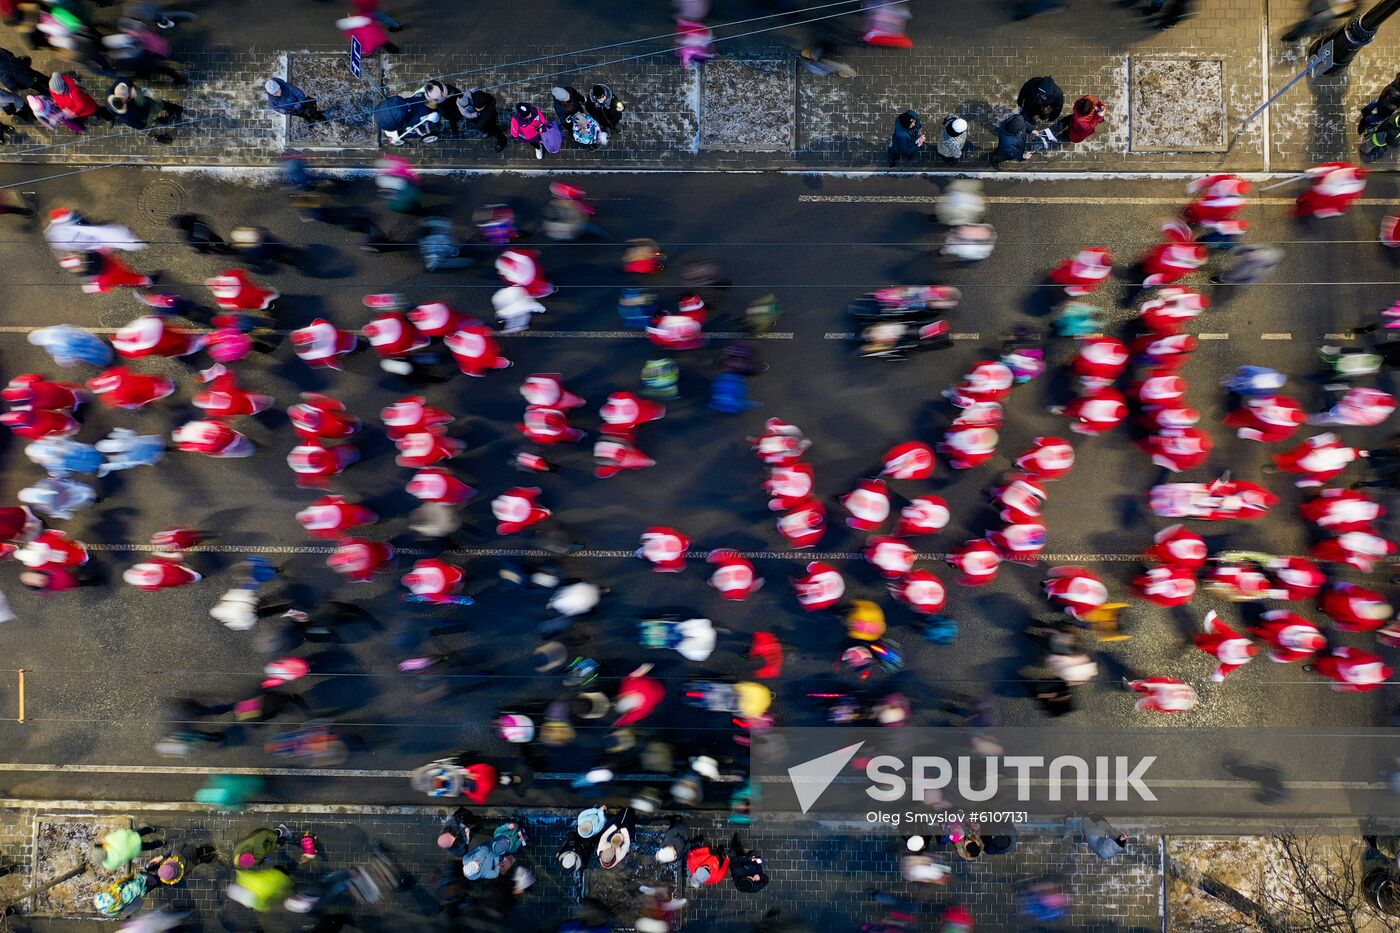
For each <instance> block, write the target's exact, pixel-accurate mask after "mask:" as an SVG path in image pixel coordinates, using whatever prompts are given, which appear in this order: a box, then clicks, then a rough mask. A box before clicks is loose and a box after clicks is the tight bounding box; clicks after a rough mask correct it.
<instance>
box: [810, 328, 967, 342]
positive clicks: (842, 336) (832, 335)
mask: <svg viewBox="0 0 1400 933" xmlns="http://www.w3.org/2000/svg"><path fill="white" fill-rule="evenodd" d="M859 336H860V335H859V334H857V333H854V332H852V331H849V330H831V331H827V332H826V333H824V334H822V339H823V340H855V339H856V338H857V337H859ZM948 339H949V340H981V339H982V335H981V334H971V333H961V334H949V335H948Z"/></svg>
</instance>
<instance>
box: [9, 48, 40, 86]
mask: <svg viewBox="0 0 1400 933" xmlns="http://www.w3.org/2000/svg"><path fill="white" fill-rule="evenodd" d="M48 82H49V79H48V78H46V77H45V76H44V75H42V74H40V73H39V72H37V71H35V70H34V69H33V68H31V67H29V59H27V58H20V57H19V56H18V55H16V54H15V53H14V52H11V51H10V50H9V49H0V85H3V86H4V87H5V88H6V90H10V91H14V92H16V93H18V92H19V91H24V90H36V91H40V92H44V91H45V90H46V89H47V88H48Z"/></svg>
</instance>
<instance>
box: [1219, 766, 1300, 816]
mask: <svg viewBox="0 0 1400 933" xmlns="http://www.w3.org/2000/svg"><path fill="white" fill-rule="evenodd" d="M1224 768H1225V773H1226V774H1228V775H1230V776H1231V777H1235V778H1239V779H1240V780H1242V781H1251V782H1253V783H1254V784H1256V785H1257V789H1256V790H1255V792H1254V799H1255V800H1256V801H1257V802H1259V803H1262V804H1269V805H1272V804H1276V803H1283V802H1284V801H1285V800H1287V799H1288V788H1286V787H1284V786H1283V770H1282V769H1281V768H1278V767H1275V766H1274V765H1269V764H1258V765H1247V764H1245V763H1243V762H1241V761H1237V760H1235V759H1233V758H1227V759H1226V760H1225V764H1224Z"/></svg>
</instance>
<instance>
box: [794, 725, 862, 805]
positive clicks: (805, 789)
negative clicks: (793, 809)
mask: <svg viewBox="0 0 1400 933" xmlns="http://www.w3.org/2000/svg"><path fill="white" fill-rule="evenodd" d="M864 744H865V743H864V742H857V743H856V744H854V745H847V746H846V747H845V748H838V749H837V750H836V751H834V752H831V753H829V754H826V755H822V756H821V757H820V758H813V759H812V760H811V761H804V762H802V764H800V765H793V766H792V767H791V768H788V779H789V780H791V781H792V790H793V793H795V794H796V795H797V804H798V806H800V807H801V808H802V812H803V813H806V812H807V811H808V810H810V809H812V805H813V804H815V803H816V802H817V800H818V799H819V798H820V797H821V795H822V794H824V793H826V789H827V788H828V787H830V786H831V782H832V781H834V780H836V775H838V774H840V773H841V771H842V769H843V768H845V767H846V765H847V764H848V763H849V762H850V760H851V759H852V758H854V757H855V756H856V752H858V751H860V747H861V746H862V745H864Z"/></svg>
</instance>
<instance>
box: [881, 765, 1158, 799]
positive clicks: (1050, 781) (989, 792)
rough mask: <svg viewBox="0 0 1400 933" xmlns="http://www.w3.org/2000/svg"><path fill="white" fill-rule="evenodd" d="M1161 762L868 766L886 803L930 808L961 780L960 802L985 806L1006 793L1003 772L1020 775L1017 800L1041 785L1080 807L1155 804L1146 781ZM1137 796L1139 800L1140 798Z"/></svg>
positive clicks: (1015, 780)
mask: <svg viewBox="0 0 1400 933" xmlns="http://www.w3.org/2000/svg"><path fill="white" fill-rule="evenodd" d="M1156 760H1157V756H1155V755H1147V756H1145V757H1143V758H1138V759H1136V760H1134V759H1130V758H1129V757H1128V756H1126V755H1118V756H1115V757H1113V758H1110V757H1109V756H1107V755H1100V756H1098V757H1097V758H1095V759H1094V760H1093V762H1092V765H1091V763H1090V762H1089V761H1087V760H1085V759H1083V758H1080V757H1079V756H1077V755H1060V756H1058V757H1056V758H1052V759H1050V761H1049V762H1048V763H1047V762H1046V760H1045V758H1044V757H1043V756H1041V755H1004V756H997V755H991V756H989V757H985V758H983V757H977V758H974V757H973V756H971V755H961V756H959V757H957V758H954V759H952V760H949V759H947V758H943V757H941V756H938V755H916V756H915V757H914V758H912V759H911V760H910V761H908V762H905V761H903V760H901V759H899V758H896V757H895V756H893V755H879V756H876V757H875V758H872V759H870V762H869V763H868V764H867V765H866V766H865V776H866V778H868V779H869V780H870V781H871V783H872V785H873V786H871V787H867V788H866V789H865V792H866V794H868V795H869V796H870V797H871V798H872V799H874V800H878V801H880V802H881V803H892V802H894V801H896V800H905V799H913V800H914V801H916V802H919V803H926V802H933V801H935V800H938V799H939V798H940V797H941V796H942V792H943V791H944V790H945V789H948V788H950V787H952V786H953V784H954V783H955V781H956V784H957V787H956V790H957V794H958V796H959V797H960V798H962V799H963V800H966V801H969V802H971V803H982V802H984V801H987V800H991V799H993V798H995V797H996V796H997V795H998V794H999V793H1000V792H1001V785H1002V781H1003V779H1004V776H1003V775H1002V773H1001V771H1002V769H1003V768H1005V769H1007V770H1009V771H1012V772H1014V773H1013V774H1011V775H1009V784H1010V786H1011V787H1012V788H1013V789H1014V790H1015V793H1016V799H1017V800H1019V801H1022V802H1024V801H1027V800H1030V799H1031V791H1032V788H1033V787H1034V786H1035V785H1036V784H1037V783H1038V782H1041V781H1043V782H1044V783H1045V785H1046V792H1045V799H1047V800H1054V801H1061V800H1074V801H1077V802H1079V803H1089V802H1091V801H1092V802H1095V803H1103V802H1106V801H1110V800H1117V801H1125V800H1133V799H1138V800H1146V801H1155V800H1156V799H1157V796H1156V795H1155V794H1153V793H1152V789H1151V788H1149V787H1148V786H1147V784H1146V783H1144V781H1143V777H1144V776H1145V775H1146V774H1147V770H1148V769H1149V768H1151V767H1152V764H1153V762H1155V761H1156ZM906 765H908V768H909V771H910V773H911V774H912V776H913V779H912V780H905V778H904V776H903V775H902V774H901V772H902V771H904V770H905V767H906ZM979 768H980V770H981V772H982V773H981V786H980V787H979V786H977V784H976V781H977V780H978V777H977V771H978V770H979ZM1037 772H1043V774H1044V777H1039V778H1038V777H1037V776H1036V773H1037ZM1091 773H1092V775H1093V778H1092V780H1091V779H1090V775H1091ZM1066 774H1069V775H1071V777H1070V778H1069V780H1066ZM911 787H912V790H913V793H912V795H910V788H911ZM1066 788H1070V789H1071V790H1072V794H1071V795H1070V796H1065V794H1064V791H1065V789H1066ZM1133 794H1136V795H1137V796H1136V798H1134V797H1133V796H1132V795H1133Z"/></svg>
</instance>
